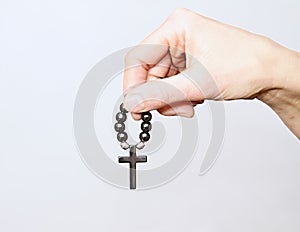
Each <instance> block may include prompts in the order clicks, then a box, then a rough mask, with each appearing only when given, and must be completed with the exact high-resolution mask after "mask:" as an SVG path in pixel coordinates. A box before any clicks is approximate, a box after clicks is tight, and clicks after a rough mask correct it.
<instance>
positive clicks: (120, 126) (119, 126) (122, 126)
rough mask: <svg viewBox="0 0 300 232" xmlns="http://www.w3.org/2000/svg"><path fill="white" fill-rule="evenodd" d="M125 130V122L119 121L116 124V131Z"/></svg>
mask: <svg viewBox="0 0 300 232" xmlns="http://www.w3.org/2000/svg"><path fill="white" fill-rule="evenodd" d="M124 130H125V124H124V123H123V122H117V123H116V124H115V131H116V132H123V131H124Z"/></svg>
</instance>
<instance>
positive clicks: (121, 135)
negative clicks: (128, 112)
mask: <svg viewBox="0 0 300 232" xmlns="http://www.w3.org/2000/svg"><path fill="white" fill-rule="evenodd" d="M127 138H128V135H127V133H126V132H120V133H118V134H117V139H118V141H119V142H121V143H122V142H125V141H126V140H127Z"/></svg>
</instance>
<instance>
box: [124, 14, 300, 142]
mask: <svg viewBox="0 0 300 232" xmlns="http://www.w3.org/2000/svg"><path fill="white" fill-rule="evenodd" d="M147 45H149V46H147ZM150 45H151V46H150ZM187 54H188V55H187ZM190 57H192V58H190ZM197 63H201V64H202V65H203V66H204V67H205V68H206V70H207V71H208V73H209V74H210V75H211V77H212V80H213V81H214V82H213V83H214V84H213V83H212V82H211V81H209V80H206V79H205V78H204V77H203V76H201V73H202V72H200V69H199V65H197ZM185 74H188V77H189V78H187V77H186V76H187V75H185ZM165 84H166V85H170V86H175V87H176V88H177V89H178V90H179V91H180V92H182V93H183V94H178V91H174V89H173V88H165ZM216 86H217V88H216ZM123 87H124V96H125V98H124V105H125V107H126V108H127V109H128V110H129V111H130V112H131V113H132V116H133V118H134V119H136V120H138V119H140V117H141V116H140V114H141V112H145V111H149V110H158V112H159V113H161V114H163V115H166V116H173V115H178V116H184V117H193V115H194V108H193V106H194V105H196V104H201V103H202V102H203V101H204V100H206V99H210V100H236V99H254V98H257V99H259V100H261V101H263V102H264V103H265V104H267V105H269V106H270V107H271V108H272V109H273V110H274V111H275V112H276V113H277V114H278V115H279V117H280V118H281V120H282V121H283V122H284V123H285V124H286V125H287V127H288V128H289V129H290V130H291V131H292V132H293V133H294V134H295V135H296V136H297V138H298V139H300V53H298V52H296V51H292V50H290V49H287V48H285V47H283V46H281V45H280V44H278V43H276V42H274V41H273V40H271V39H268V38H266V37H264V36H261V35H257V34H253V33H250V32H247V31H245V30H242V29H240V28H236V27H233V26H230V25H226V24H223V23H221V22H218V21H215V20H212V19H210V18H207V17H204V16H201V15H199V14H196V13H194V12H193V11H190V10H187V9H177V10H175V11H174V12H173V13H172V14H171V15H170V16H169V17H168V18H167V20H166V21H165V22H164V23H163V24H162V25H161V26H160V27H159V28H158V29H157V30H156V31H154V32H153V33H152V34H150V35H149V36H148V37H147V38H145V39H144V40H143V41H142V42H141V43H140V46H137V47H135V48H133V49H132V50H131V51H130V52H129V53H128V55H127V56H126V59H125V72H124V82H123Z"/></svg>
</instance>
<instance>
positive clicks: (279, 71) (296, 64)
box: [258, 43, 300, 139]
mask: <svg viewBox="0 0 300 232" xmlns="http://www.w3.org/2000/svg"><path fill="white" fill-rule="evenodd" d="M274 44H275V45H274V46H275V47H274V48H275V49H274V48H273V49H272V50H271V51H270V52H271V53H270V54H272V56H271V57H270V63H269V65H268V66H269V67H268V69H269V71H268V73H269V77H270V81H269V84H268V85H267V88H266V90H265V91H262V93H260V94H259V96H258V99H260V100H261V101H263V102H264V103H266V104H267V105H269V106H270V107H271V108H272V109H273V110H274V111H275V112H276V113H277V114H278V115H279V117H280V118H281V119H282V120H283V122H284V123H285V124H286V125H287V126H288V127H289V129H290V130H291V131H292V132H293V133H294V134H295V135H296V136H297V137H298V138H299V139H300V53H298V52H295V51H292V50H289V49H287V48H284V47H282V46H280V45H278V44H276V43H274Z"/></svg>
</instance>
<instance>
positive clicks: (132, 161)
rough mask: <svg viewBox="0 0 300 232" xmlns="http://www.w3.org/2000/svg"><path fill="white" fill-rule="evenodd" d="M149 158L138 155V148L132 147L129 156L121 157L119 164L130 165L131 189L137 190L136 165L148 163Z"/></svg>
mask: <svg viewBox="0 0 300 232" xmlns="http://www.w3.org/2000/svg"><path fill="white" fill-rule="evenodd" d="M146 162H147V156H145V155H141V156H137V155H136V146H135V145H132V146H130V152H129V156H119V163H129V168H130V172H129V180H130V189H136V163H146Z"/></svg>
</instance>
